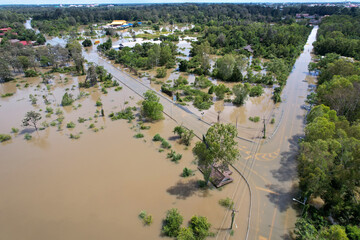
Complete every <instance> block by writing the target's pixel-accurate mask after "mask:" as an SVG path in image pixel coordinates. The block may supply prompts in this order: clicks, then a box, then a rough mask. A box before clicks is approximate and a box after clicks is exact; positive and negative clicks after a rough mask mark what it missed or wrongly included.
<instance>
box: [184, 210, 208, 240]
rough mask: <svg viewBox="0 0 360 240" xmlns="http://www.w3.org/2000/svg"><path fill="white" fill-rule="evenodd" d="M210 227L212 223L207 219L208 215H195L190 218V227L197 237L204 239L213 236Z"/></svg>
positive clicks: (200, 239)
mask: <svg viewBox="0 0 360 240" xmlns="http://www.w3.org/2000/svg"><path fill="white" fill-rule="evenodd" d="M210 227H211V224H210V223H209V222H208V221H207V218H206V217H202V216H193V217H192V218H191V220H190V225H189V228H191V229H192V231H193V233H194V237H195V239H199V240H202V239H205V238H206V237H208V236H211V235H212V233H211V232H210V231H209V230H210Z"/></svg>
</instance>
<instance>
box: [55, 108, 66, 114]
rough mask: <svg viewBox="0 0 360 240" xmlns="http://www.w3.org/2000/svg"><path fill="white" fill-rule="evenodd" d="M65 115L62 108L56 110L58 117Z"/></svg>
mask: <svg viewBox="0 0 360 240" xmlns="http://www.w3.org/2000/svg"><path fill="white" fill-rule="evenodd" d="M63 113H64V112H63V111H62V110H61V109H60V108H57V109H56V112H55V114H56V115H62V114H63Z"/></svg>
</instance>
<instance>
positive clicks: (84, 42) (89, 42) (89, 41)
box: [82, 39, 92, 47]
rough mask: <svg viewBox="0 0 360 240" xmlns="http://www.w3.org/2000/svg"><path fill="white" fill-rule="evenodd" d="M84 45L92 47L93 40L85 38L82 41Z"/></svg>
mask: <svg viewBox="0 0 360 240" xmlns="http://www.w3.org/2000/svg"><path fill="white" fill-rule="evenodd" d="M82 45H83V46H84V47H91V46H92V42H91V40H90V39H85V40H84V41H83V42H82Z"/></svg>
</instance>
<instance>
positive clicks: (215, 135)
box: [193, 123, 240, 184]
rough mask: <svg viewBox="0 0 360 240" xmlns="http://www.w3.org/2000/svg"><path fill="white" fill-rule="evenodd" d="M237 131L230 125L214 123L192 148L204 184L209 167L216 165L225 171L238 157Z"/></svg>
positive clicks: (207, 176) (208, 176) (208, 174)
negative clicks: (201, 172)
mask: <svg viewBox="0 0 360 240" xmlns="http://www.w3.org/2000/svg"><path fill="white" fill-rule="evenodd" d="M236 136H237V130H236V128H235V126H233V125H231V124H226V125H224V124H220V123H216V124H214V125H213V126H211V127H210V128H209V129H208V131H207V133H206V136H204V139H203V141H202V142H197V143H196V145H195V147H194V148H193V153H194V154H195V156H196V158H197V161H198V165H199V166H200V167H201V168H202V170H203V173H204V179H205V181H206V184H207V183H208V182H209V178H210V174H211V167H212V166H213V165H214V164H216V165H217V166H219V167H220V168H223V169H226V168H227V167H228V165H229V164H232V163H234V162H235V161H236V160H237V159H238V157H239V155H240V154H239V150H238V148H237V142H236V141H235V137H236Z"/></svg>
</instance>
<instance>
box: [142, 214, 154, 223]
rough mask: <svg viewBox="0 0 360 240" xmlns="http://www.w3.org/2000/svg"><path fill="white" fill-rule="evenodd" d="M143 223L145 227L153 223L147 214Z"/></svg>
mask: <svg viewBox="0 0 360 240" xmlns="http://www.w3.org/2000/svg"><path fill="white" fill-rule="evenodd" d="M143 221H144V224H145V225H151V224H152V222H153V217H152V216H151V215H150V214H149V215H147V216H146V217H145V218H144V220H143Z"/></svg>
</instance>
